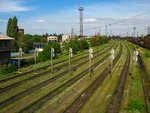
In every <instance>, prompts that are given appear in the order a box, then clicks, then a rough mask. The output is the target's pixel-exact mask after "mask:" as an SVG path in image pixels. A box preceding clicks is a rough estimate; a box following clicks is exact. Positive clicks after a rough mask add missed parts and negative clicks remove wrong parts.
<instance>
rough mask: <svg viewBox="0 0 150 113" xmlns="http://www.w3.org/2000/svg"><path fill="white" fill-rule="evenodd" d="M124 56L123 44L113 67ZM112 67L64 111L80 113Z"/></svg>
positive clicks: (66, 112) (65, 112)
mask: <svg viewBox="0 0 150 113" xmlns="http://www.w3.org/2000/svg"><path fill="white" fill-rule="evenodd" d="M121 54H122V44H121V48H120V51H119V54H118V55H117V57H116V58H115V59H114V61H113V62H114V63H113V65H115V64H116V63H117V61H118V59H119V58H120V56H121ZM109 67H110V65H109V66H108V67H107V68H106V69H105V70H104V71H103V72H102V73H101V74H100V75H99V76H98V78H97V79H96V80H94V82H93V83H92V84H91V85H90V86H89V87H88V88H87V89H86V90H84V91H83V93H82V94H81V95H80V96H79V97H78V98H77V99H76V100H75V101H74V102H73V103H72V104H71V105H70V106H69V107H68V108H67V109H66V110H65V111H64V113H76V112H78V111H79V110H80V109H81V108H82V106H83V105H84V104H85V103H86V101H87V100H88V99H89V98H90V97H91V95H92V94H93V93H94V92H95V90H96V89H97V88H98V87H99V86H100V84H101V83H102V82H103V80H104V79H105V78H106V77H107V75H108V74H109V72H110V68H109Z"/></svg>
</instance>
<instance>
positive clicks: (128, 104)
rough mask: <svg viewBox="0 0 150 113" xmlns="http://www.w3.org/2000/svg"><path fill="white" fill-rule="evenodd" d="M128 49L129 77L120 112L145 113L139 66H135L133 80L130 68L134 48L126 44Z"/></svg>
mask: <svg viewBox="0 0 150 113" xmlns="http://www.w3.org/2000/svg"><path fill="white" fill-rule="evenodd" d="M127 45H128V46H129V49H130V51H131V55H132V57H131V64H130V71H129V76H128V79H127V84H126V87H125V93H124V97H123V101H122V106H121V110H120V112H123V113H139V112H140V113H146V105H145V100H144V93H143V87H142V82H141V77H140V70H139V64H138V62H137V66H136V76H135V79H134V78H133V75H134V74H133V68H132V66H133V65H132V63H133V62H132V59H133V51H134V50H133V48H132V46H135V45H133V44H131V43H129V42H127Z"/></svg>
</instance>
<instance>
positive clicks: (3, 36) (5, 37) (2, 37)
mask: <svg viewBox="0 0 150 113" xmlns="http://www.w3.org/2000/svg"><path fill="white" fill-rule="evenodd" d="M13 39H14V38H11V37H8V36H5V35H2V34H0V40H13Z"/></svg>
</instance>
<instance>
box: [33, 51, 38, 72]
mask: <svg viewBox="0 0 150 113" xmlns="http://www.w3.org/2000/svg"><path fill="white" fill-rule="evenodd" d="M37 56H38V49H37V48H35V56H34V60H35V70H34V71H35V74H37Z"/></svg>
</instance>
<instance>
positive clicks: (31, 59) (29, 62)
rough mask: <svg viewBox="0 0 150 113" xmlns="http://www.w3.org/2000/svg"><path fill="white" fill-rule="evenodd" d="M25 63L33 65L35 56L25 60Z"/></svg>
mask: <svg viewBox="0 0 150 113" xmlns="http://www.w3.org/2000/svg"><path fill="white" fill-rule="evenodd" d="M24 63H25V65H31V64H33V63H34V58H29V59H26V60H24Z"/></svg>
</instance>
